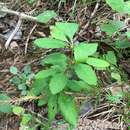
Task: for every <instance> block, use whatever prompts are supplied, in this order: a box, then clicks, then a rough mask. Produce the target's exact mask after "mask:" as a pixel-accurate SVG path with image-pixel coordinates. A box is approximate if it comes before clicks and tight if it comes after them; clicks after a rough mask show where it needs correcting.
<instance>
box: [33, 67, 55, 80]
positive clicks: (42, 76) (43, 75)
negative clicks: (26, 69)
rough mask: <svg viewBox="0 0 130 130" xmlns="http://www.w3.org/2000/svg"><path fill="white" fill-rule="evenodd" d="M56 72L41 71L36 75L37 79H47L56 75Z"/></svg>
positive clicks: (50, 70) (52, 70)
mask: <svg viewBox="0 0 130 130" xmlns="http://www.w3.org/2000/svg"><path fill="white" fill-rule="evenodd" d="M56 72H57V71H56V70H54V69H47V70H41V71H39V72H38V73H37V74H36V75H35V79H45V78H48V77H50V76H52V75H54V74H55V73H56Z"/></svg>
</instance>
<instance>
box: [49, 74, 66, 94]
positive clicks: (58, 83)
mask: <svg viewBox="0 0 130 130" xmlns="http://www.w3.org/2000/svg"><path fill="white" fill-rule="evenodd" d="M66 83H67V77H66V75H65V74H63V73H59V74H55V75H54V76H53V77H52V78H51V81H50V84H49V86H50V90H51V93H52V94H57V93H59V92H60V91H62V90H63V89H64V88H65V86H66Z"/></svg>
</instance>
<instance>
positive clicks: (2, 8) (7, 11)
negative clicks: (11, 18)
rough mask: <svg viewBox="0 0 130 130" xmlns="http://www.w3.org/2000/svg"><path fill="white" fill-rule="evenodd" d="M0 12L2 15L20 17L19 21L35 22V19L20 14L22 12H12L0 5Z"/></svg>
mask: <svg viewBox="0 0 130 130" xmlns="http://www.w3.org/2000/svg"><path fill="white" fill-rule="evenodd" d="M0 11H1V12H4V13H8V14H13V15H17V16H18V17H21V19H26V20H31V21H37V18H36V17H33V16H30V15H27V14H25V13H22V12H17V11H13V10H11V9H8V8H5V7H4V6H1V5H0Z"/></svg>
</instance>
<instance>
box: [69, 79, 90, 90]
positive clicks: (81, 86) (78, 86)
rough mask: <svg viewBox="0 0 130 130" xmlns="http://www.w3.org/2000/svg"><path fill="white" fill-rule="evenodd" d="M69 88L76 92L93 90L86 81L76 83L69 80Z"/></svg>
mask: <svg viewBox="0 0 130 130" xmlns="http://www.w3.org/2000/svg"><path fill="white" fill-rule="evenodd" d="M67 87H68V88H69V89H71V90H72V91H75V92H79V91H81V90H86V89H90V88H91V86H89V85H88V84H87V83H85V82H84V81H76V80H68V82H67Z"/></svg>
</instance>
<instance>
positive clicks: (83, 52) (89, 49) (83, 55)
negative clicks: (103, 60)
mask: <svg viewBox="0 0 130 130" xmlns="http://www.w3.org/2000/svg"><path fill="white" fill-rule="evenodd" d="M97 47H98V44H97V43H93V44H88V43H80V44H79V45H76V46H75V47H74V57H75V60H76V61H77V62H85V61H86V59H87V58H88V56H90V55H93V54H94V53H95V52H96V51H97Z"/></svg>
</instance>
